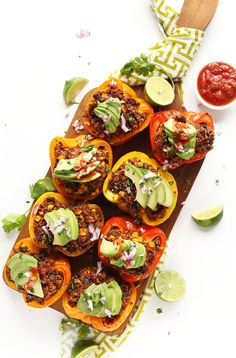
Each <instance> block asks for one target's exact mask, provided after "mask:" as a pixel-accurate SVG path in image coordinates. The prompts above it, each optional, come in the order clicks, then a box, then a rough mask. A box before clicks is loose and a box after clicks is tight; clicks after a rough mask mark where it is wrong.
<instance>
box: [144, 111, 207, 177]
mask: <svg viewBox="0 0 236 358" xmlns="http://www.w3.org/2000/svg"><path fill="white" fill-rule="evenodd" d="M177 116H183V117H184V118H185V119H186V121H187V122H188V123H190V124H192V125H193V126H195V125H196V124H200V123H204V124H206V125H207V127H208V128H209V129H211V130H212V132H213V133H212V134H213V137H214V122H213V119H212V117H211V115H210V114H208V113H203V112H179V111H177V110H169V111H162V112H157V113H155V114H154V115H153V116H152V119H151V122H150V140H151V146H152V150H153V154H154V157H155V158H156V159H157V161H158V162H159V163H161V164H167V168H168V169H171V170H172V169H175V168H177V167H179V166H181V165H182V164H190V163H193V162H195V161H197V160H201V159H202V158H204V157H205V156H206V154H207V152H208V150H205V151H204V152H201V153H195V154H194V155H193V157H192V158H190V159H189V160H184V159H181V158H179V160H178V161H177V162H173V163H172V162H171V159H170V160H168V157H167V156H166V154H165V152H164V151H163V150H162V148H161V147H159V146H158V145H157V143H156V135H157V132H158V130H159V126H160V125H161V124H162V123H164V122H166V121H168V119H170V118H176V117H177ZM196 147H197V144H196Z"/></svg>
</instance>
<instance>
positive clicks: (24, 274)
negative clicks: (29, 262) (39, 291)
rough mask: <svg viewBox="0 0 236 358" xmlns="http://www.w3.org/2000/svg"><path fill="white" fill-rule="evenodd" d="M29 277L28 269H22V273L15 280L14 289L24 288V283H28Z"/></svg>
mask: <svg viewBox="0 0 236 358" xmlns="http://www.w3.org/2000/svg"><path fill="white" fill-rule="evenodd" d="M29 277H30V271H29V267H26V268H25V269H22V271H21V272H20V273H19V274H18V275H17V276H16V278H15V284H16V287H19V286H24V285H25V284H26V282H28V281H29Z"/></svg>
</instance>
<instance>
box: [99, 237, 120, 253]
mask: <svg viewBox="0 0 236 358" xmlns="http://www.w3.org/2000/svg"><path fill="white" fill-rule="evenodd" d="M100 251H101V253H102V255H104V256H108V257H109V256H115V255H116V254H117V253H118V252H119V247H118V246H117V245H115V244H114V243H113V242H111V241H108V240H105V239H103V240H102V243H101V246H100Z"/></svg>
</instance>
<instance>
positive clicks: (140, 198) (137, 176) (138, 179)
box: [125, 164, 148, 208]
mask: <svg viewBox="0 0 236 358" xmlns="http://www.w3.org/2000/svg"><path fill="white" fill-rule="evenodd" d="M125 175H126V176H127V177H128V178H129V179H130V180H132V182H133V183H134V185H135V188H136V198H135V199H136V201H137V202H138V203H139V204H140V205H141V206H142V207H143V208H146V206H147V203H148V193H147V191H146V190H144V189H145V188H144V186H145V181H144V180H143V174H142V172H141V171H140V170H139V169H138V168H136V167H135V166H134V165H132V164H126V166H125ZM142 188H143V190H142Z"/></svg>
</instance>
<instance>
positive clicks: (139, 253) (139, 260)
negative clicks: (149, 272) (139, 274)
mask: <svg viewBox="0 0 236 358" xmlns="http://www.w3.org/2000/svg"><path fill="white" fill-rule="evenodd" d="M135 247H136V254H135V256H134V263H133V264H132V265H125V268H127V269H129V268H132V269H135V268H138V267H141V266H143V265H144V263H145V261H146V248H145V246H144V245H143V244H141V243H139V242H136V243H135Z"/></svg>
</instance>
